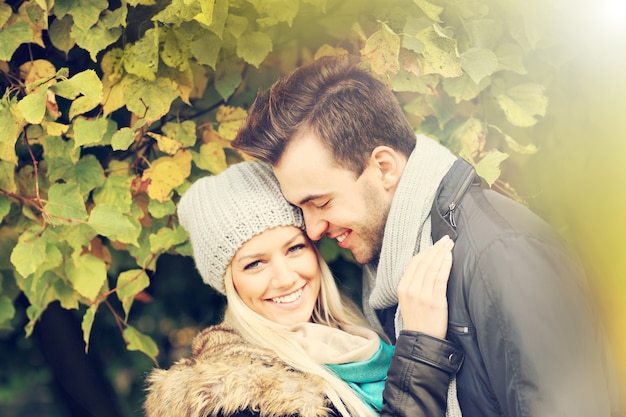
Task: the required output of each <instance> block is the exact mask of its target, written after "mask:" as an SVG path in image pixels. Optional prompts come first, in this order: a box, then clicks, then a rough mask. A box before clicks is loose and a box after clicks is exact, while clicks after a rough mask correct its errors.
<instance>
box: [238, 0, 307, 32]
mask: <svg viewBox="0 0 626 417" xmlns="http://www.w3.org/2000/svg"><path fill="white" fill-rule="evenodd" d="M248 1H249V2H250V3H251V4H252V5H254V8H255V9H256V10H257V12H258V13H259V15H261V16H262V17H261V18H260V19H257V22H258V23H259V25H260V26H264V27H269V26H274V25H276V24H278V23H280V22H286V23H287V24H288V25H289V26H290V27H291V25H292V23H293V19H294V18H295V17H296V15H297V14H298V9H299V2H297V1H293V0H273V1H266V0H248Z"/></svg>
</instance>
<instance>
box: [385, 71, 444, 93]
mask: <svg viewBox="0 0 626 417" xmlns="http://www.w3.org/2000/svg"><path fill="white" fill-rule="evenodd" d="M389 79H390V81H391V84H392V87H393V91H398V92H399V91H411V92H416V93H420V94H429V95H433V94H436V93H437V85H438V84H439V77H438V76H437V75H435V74H428V75H423V76H421V77H418V76H417V75H415V74H414V73H412V72H410V71H407V70H405V69H403V68H400V70H399V71H398V72H397V73H396V74H391V76H390V77H389Z"/></svg>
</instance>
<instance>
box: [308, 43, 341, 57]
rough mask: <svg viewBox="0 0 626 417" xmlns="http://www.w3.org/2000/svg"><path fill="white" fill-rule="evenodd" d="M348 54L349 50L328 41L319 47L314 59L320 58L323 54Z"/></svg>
mask: <svg viewBox="0 0 626 417" xmlns="http://www.w3.org/2000/svg"><path fill="white" fill-rule="evenodd" d="M343 55H348V51H347V50H345V49H343V48H341V47H337V46H331V45H329V44H327V43H325V44H324V45H322V46H320V47H319V49H318V50H317V51H316V52H315V56H314V59H316V60H317V59H319V58H321V57H323V56H343Z"/></svg>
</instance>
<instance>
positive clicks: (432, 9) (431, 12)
mask: <svg viewBox="0 0 626 417" xmlns="http://www.w3.org/2000/svg"><path fill="white" fill-rule="evenodd" d="M413 2H414V3H415V4H417V6H418V7H419V8H420V9H422V11H423V12H424V14H425V15H426V16H428V18H429V19H430V20H433V21H435V22H441V19H440V18H439V15H440V14H441V13H442V12H443V7H441V6H437V5H436V4H432V3H429V2H427V1H426V0H413Z"/></svg>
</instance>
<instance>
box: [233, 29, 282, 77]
mask: <svg viewBox="0 0 626 417" xmlns="http://www.w3.org/2000/svg"><path fill="white" fill-rule="evenodd" d="M272 47H273V44H272V38H270V37H269V36H268V35H266V34H265V33H263V32H250V33H246V34H244V35H242V36H241V37H240V38H239V39H237V56H238V57H240V58H242V59H243V60H244V61H246V62H247V63H249V64H251V65H254V66H255V67H256V68H259V65H261V62H263V60H264V59H265V57H267V55H268V54H269V53H270V52H272Z"/></svg>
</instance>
